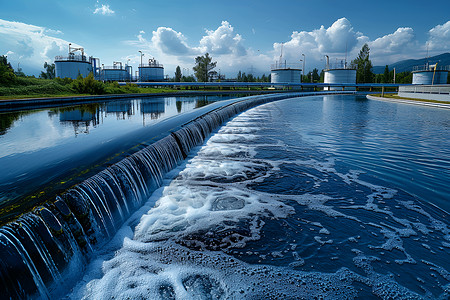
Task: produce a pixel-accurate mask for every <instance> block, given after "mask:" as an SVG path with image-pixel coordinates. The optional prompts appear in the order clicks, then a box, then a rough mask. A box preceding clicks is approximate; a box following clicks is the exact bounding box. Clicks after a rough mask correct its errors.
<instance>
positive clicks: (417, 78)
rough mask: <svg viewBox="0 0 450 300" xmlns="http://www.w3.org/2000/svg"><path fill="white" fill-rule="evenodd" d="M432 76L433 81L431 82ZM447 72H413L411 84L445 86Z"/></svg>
mask: <svg viewBox="0 0 450 300" xmlns="http://www.w3.org/2000/svg"><path fill="white" fill-rule="evenodd" d="M433 76H434V80H433ZM447 76H448V71H444V70H436V71H413V79H412V84H427V85H429V84H446V83H447Z"/></svg>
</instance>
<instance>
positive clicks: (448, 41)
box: [427, 21, 450, 51]
mask: <svg viewBox="0 0 450 300" xmlns="http://www.w3.org/2000/svg"><path fill="white" fill-rule="evenodd" d="M428 34H429V39H428V42H427V43H428V48H429V50H432V51H448V50H450V21H448V22H447V23H445V24H442V25H437V26H436V27H434V28H432V29H430V31H429V32H428Z"/></svg>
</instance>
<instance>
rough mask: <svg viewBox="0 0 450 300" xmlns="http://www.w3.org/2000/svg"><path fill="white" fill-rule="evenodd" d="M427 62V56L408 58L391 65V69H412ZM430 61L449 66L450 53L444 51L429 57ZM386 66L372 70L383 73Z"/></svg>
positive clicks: (397, 71) (397, 70)
mask: <svg viewBox="0 0 450 300" xmlns="http://www.w3.org/2000/svg"><path fill="white" fill-rule="evenodd" d="M426 62H427V59H426V58H421V59H407V60H402V61H399V62H396V63H393V64H390V65H389V70H393V69H394V68H395V72H396V73H400V72H405V71H412V70H413V67H415V66H420V65H425V64H426ZM428 62H429V63H430V64H435V63H438V66H448V65H450V53H442V54H439V55H436V56H432V57H429V58H428ZM385 67H386V66H375V67H373V68H372V71H373V72H374V73H375V74H383V73H384V68H385Z"/></svg>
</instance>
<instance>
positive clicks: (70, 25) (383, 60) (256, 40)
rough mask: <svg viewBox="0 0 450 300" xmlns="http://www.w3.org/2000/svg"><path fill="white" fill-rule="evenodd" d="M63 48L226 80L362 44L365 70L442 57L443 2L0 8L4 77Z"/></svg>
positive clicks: (51, 3) (61, 0)
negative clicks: (366, 50)
mask: <svg viewBox="0 0 450 300" xmlns="http://www.w3.org/2000/svg"><path fill="white" fill-rule="evenodd" d="M428 4H430V5H428ZM69 43H72V46H79V47H83V48H84V49H85V52H86V54H87V55H88V56H93V57H97V58H100V61H101V64H104V65H105V66H110V65H113V62H117V61H121V62H123V63H124V64H125V63H127V62H129V63H130V64H131V65H132V66H133V68H134V69H135V70H136V67H137V66H138V64H139V62H140V59H141V57H140V53H138V51H139V50H141V51H142V52H143V53H144V56H143V57H142V59H143V61H144V62H146V61H148V59H150V58H155V59H156V60H157V61H158V62H159V63H161V64H163V65H164V69H165V70H164V71H165V74H167V75H169V77H173V76H174V72H175V68H176V66H180V68H181V69H182V72H183V74H185V75H192V74H193V71H192V67H193V66H194V64H195V57H197V56H200V55H204V54H205V53H207V52H208V53H209V54H210V55H211V56H212V58H213V60H214V61H217V67H216V71H218V72H220V73H221V74H225V75H226V76H227V77H228V78H233V77H236V74H237V72H238V71H242V72H245V73H247V74H248V73H253V74H254V75H255V76H261V75H262V74H266V75H268V74H270V65H271V64H273V63H275V62H277V61H279V60H280V56H281V54H282V60H283V61H286V62H287V63H297V64H300V65H303V63H304V64H305V71H306V72H308V71H311V70H312V69H313V68H318V69H319V70H321V69H323V68H324V66H325V59H324V57H325V55H328V56H329V57H330V62H331V63H334V62H338V61H341V60H345V59H347V61H351V60H352V59H354V58H355V57H356V56H357V55H358V53H359V50H360V49H361V47H362V46H363V45H364V43H367V44H368V45H369V47H370V58H371V60H372V64H373V65H374V66H377V65H381V66H384V65H386V64H390V63H394V62H397V61H400V60H403V59H411V58H412V59H419V58H423V57H425V56H426V55H427V53H428V55H429V56H433V55H436V54H441V53H445V52H450V1H448V0H435V1H433V2H430V3H428V2H426V1H416V0H408V1H404V0H389V1H387V0H377V1H373V2H368V1H345V0H342V1H335V0H325V1H321V0H316V1H311V0H309V1H304V0H291V1H286V0H278V1H273V0H271V1H269V0H228V1H214V0H211V1H203V0H190V1H189V0H184V1H179V0H171V1H167V0H165V1H154V0H147V1H138V0H127V1H123V0H122V1H119V0H109V1H106V0H98V1H95V0H72V1H68V0H41V1H36V0H14V1H8V0H4V1H2V4H1V6H0V55H7V56H8V61H10V62H11V64H12V66H13V68H15V69H16V68H17V67H19V66H20V68H22V69H23V71H24V72H25V73H26V74H28V75H38V74H39V73H40V71H42V70H43V65H44V62H53V61H54V58H55V56H57V55H63V56H66V55H67V53H68V44H69ZM302 54H303V55H302ZM303 59H304V62H303ZM301 60H302V61H301Z"/></svg>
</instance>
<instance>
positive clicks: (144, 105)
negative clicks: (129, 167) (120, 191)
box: [0, 95, 239, 224]
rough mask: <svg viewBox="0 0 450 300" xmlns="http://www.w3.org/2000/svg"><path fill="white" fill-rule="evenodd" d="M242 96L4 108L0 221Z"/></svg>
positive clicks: (0, 139)
mask: <svg viewBox="0 0 450 300" xmlns="http://www.w3.org/2000/svg"><path fill="white" fill-rule="evenodd" d="M238 96H239V95H237V96H236V95H234V96H232V97H231V96H229V95H223V96H192V97H150V98H138V99H124V100H116V101H108V102H102V103H90V104H82V105H76V106H70V107H57V108H50V109H42V110H35V111H20V112H10V113H1V114H0V124H1V127H0V166H1V167H2V172H0V224H3V223H4V222H5V220H9V219H12V218H13V217H15V216H16V215H18V214H20V213H22V212H23V211H26V210H29V209H30V208H32V207H33V206H36V205H38V204H41V203H42V202H44V201H45V200H47V199H49V198H52V197H54V195H55V192H59V193H60V192H62V191H64V190H66V189H68V188H70V187H71V186H73V185H74V184H76V183H78V182H80V181H82V180H83V179H85V178H86V177H88V176H91V175H93V174H95V173H98V172H100V171H101V170H102V169H103V168H104V165H105V164H108V165H111V164H113V163H115V162H117V161H119V160H120V159H123V158H125V157H126V156H128V155H131V154H132V153H135V152H136V151H138V150H140V149H142V148H143V147H145V146H148V145H149V144H151V143H153V142H154V141H155V140H157V139H158V138H161V137H163V136H164V134H167V132H168V131H169V130H173V128H174V127H175V126H176V125H174V124H175V123H176V122H172V123H170V120H174V119H177V117H180V118H182V117H183V116H185V115H189V114H190V113H191V114H193V113H198V114H202V110H205V109H206V110H207V109H208V107H210V106H213V105H216V104H217V105H219V103H220V102H223V101H227V99H230V98H236V97H238ZM203 113H204V112H203ZM184 122H186V121H184ZM164 124H165V125H164ZM178 126H179V124H178Z"/></svg>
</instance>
